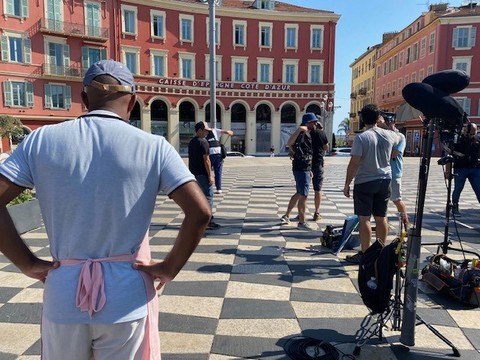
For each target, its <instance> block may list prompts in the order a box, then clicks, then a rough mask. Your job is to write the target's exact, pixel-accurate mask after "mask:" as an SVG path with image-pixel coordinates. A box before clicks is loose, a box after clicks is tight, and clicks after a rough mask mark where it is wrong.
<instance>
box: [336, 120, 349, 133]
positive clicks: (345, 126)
mask: <svg viewBox="0 0 480 360" xmlns="http://www.w3.org/2000/svg"><path fill="white" fill-rule="evenodd" d="M349 132H350V119H349V118H345V119H343V120H342V122H341V123H340V124H338V129H337V133H338V134H342V133H343V134H345V135H348V133H349Z"/></svg>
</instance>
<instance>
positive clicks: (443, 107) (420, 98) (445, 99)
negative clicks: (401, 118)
mask: <svg viewBox="0 0 480 360" xmlns="http://www.w3.org/2000/svg"><path fill="white" fill-rule="evenodd" d="M402 95H403V98H404V99H405V101H406V102H407V103H408V104H409V105H411V106H412V107H414V108H415V109H417V110H420V111H421V112H422V113H423V115H425V116H426V117H427V118H442V119H448V120H451V121H454V122H455V123H462V118H463V113H464V111H463V108H462V107H461V106H460V104H459V103H458V102H457V101H456V100H455V99H454V98H452V97H451V96H449V95H448V94H447V93H446V92H444V91H442V90H440V89H437V88H436V87H433V86H432V85H430V84H425V83H410V84H408V85H406V86H405V87H404V88H403V90H402Z"/></svg>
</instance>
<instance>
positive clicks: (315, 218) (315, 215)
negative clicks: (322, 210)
mask: <svg viewBox="0 0 480 360" xmlns="http://www.w3.org/2000/svg"><path fill="white" fill-rule="evenodd" d="M321 218H322V217H321V216H320V214H319V213H317V212H316V213H314V214H313V221H318V220H320V219H321Z"/></svg>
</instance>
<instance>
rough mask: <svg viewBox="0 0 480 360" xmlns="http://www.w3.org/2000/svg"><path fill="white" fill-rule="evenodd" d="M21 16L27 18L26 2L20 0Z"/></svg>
mask: <svg viewBox="0 0 480 360" xmlns="http://www.w3.org/2000/svg"><path fill="white" fill-rule="evenodd" d="M12 2H13V1H12ZM22 16H23V17H25V18H27V17H28V0H22Z"/></svg>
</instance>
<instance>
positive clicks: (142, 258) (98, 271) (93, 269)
mask: <svg viewBox="0 0 480 360" xmlns="http://www.w3.org/2000/svg"><path fill="white" fill-rule="evenodd" d="M150 260H151V254H150V245H149V238H148V235H147V234H146V235H145V237H144V239H143V241H142V244H141V245H140V248H139V249H138V251H137V252H136V253H135V254H133V255H118V256H112V257H106V258H101V259H87V260H61V261H60V266H68V265H79V264H83V265H82V269H81V271H80V277H79V279H78V285H77V296H76V306H77V307H78V308H80V310H81V311H87V312H88V314H89V315H90V318H92V317H93V315H94V313H96V312H99V311H100V310H102V308H103V306H104V305H105V303H106V301H107V298H106V295H105V283H104V279H103V272H102V264H101V263H102V262H110V263H111V262H122V261H123V262H125V261H131V262H132V263H133V262H139V263H142V264H145V265H148V264H150ZM140 274H141V275H142V278H143V281H144V283H145V289H146V295H147V301H148V302H147V309H148V314H147V321H146V325H145V339H144V345H145V346H144V351H145V352H144V353H143V356H142V360H160V358H161V357H160V339H159V336H158V297H157V292H156V290H155V286H154V284H153V279H152V277H151V276H150V275H149V274H147V273H145V272H143V271H140Z"/></svg>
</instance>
